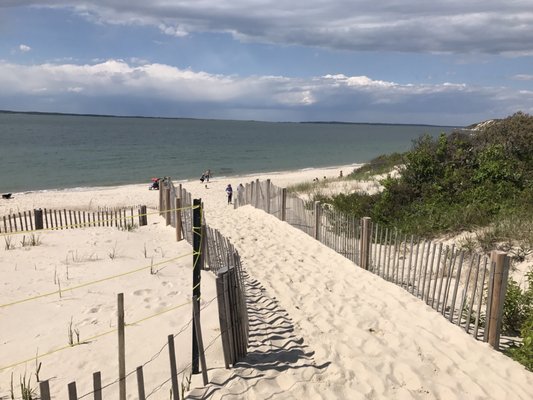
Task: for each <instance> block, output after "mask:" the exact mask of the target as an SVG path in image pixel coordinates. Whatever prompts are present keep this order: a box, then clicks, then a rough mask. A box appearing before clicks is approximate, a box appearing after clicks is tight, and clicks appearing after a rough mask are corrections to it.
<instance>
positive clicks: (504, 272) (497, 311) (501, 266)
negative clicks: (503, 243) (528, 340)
mask: <svg viewBox="0 0 533 400" xmlns="http://www.w3.org/2000/svg"><path fill="white" fill-rule="evenodd" d="M491 262H493V263H494V264H495V265H494V278H493V284H492V295H491V303H490V319H489V321H488V330H489V344H490V345H491V346H492V347H493V348H495V349H496V350H498V349H499V347H500V330H501V324H502V312H503V303H504V301H505V293H506V291H507V278H508V276H509V265H510V258H509V256H508V255H507V254H506V253H504V252H503V251H497V250H493V251H492V252H491Z"/></svg>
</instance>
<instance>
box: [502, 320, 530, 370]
mask: <svg viewBox="0 0 533 400" xmlns="http://www.w3.org/2000/svg"><path fill="white" fill-rule="evenodd" d="M520 336H521V337H522V344H521V345H520V346H517V347H511V348H510V349H509V350H507V352H506V353H507V355H509V356H510V357H511V358H512V359H514V360H516V361H518V362H519V363H520V364H523V365H524V366H525V367H526V368H527V369H528V370H529V371H532V372H533V314H531V313H530V314H529V316H528V318H527V319H526V321H525V322H524V324H523V325H522V328H521V329H520Z"/></svg>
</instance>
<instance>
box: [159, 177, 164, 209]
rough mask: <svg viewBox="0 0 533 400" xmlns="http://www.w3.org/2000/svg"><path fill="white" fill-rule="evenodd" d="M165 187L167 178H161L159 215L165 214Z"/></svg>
mask: <svg viewBox="0 0 533 400" xmlns="http://www.w3.org/2000/svg"><path fill="white" fill-rule="evenodd" d="M164 189H165V180H164V179H160V180H159V216H162V215H163V191H164Z"/></svg>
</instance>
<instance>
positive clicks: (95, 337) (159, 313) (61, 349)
mask: <svg viewBox="0 0 533 400" xmlns="http://www.w3.org/2000/svg"><path fill="white" fill-rule="evenodd" d="M191 303H192V301H187V302H186V303H182V304H178V305H177V306H173V307H170V308H167V309H166V310H163V311H160V312H158V313H156V314H153V315H150V316H148V317H145V318H141V319H139V320H137V321H134V322H132V323H130V324H125V326H133V325H136V324H139V323H141V322H144V321H146V320H149V319H151V318H155V317H157V316H160V315H162V314H165V313H167V312H170V311H173V310H176V309H178V308H180V307H183V306H186V305H187V304H191ZM116 331H117V328H115V329H111V330H109V331H106V332H102V333H98V334H96V335H94V336H91V337H89V338H87V339H85V340H84V341H83V343H87V342H91V341H93V340H95V339H98V338H99V337H102V336H105V335H109V334H110V333H113V332H116ZM80 344H81V343H80ZM76 346H79V344H76V345H67V346H63V347H59V348H57V349H53V350H50V351H49V352H47V353H44V354H39V355H38V356H35V357H32V358H28V359H26V360H23V361H18V362H16V363H13V364H11V365H7V366H5V367H2V368H0V371H4V370H6V369H9V368H13V367H16V366H18V365H21V364H25V363H27V362H30V361H33V360H35V359H36V358H43V357H47V356H49V355H51V354H54V353H58V352H60V351H63V350H66V349H69V348H72V347H76Z"/></svg>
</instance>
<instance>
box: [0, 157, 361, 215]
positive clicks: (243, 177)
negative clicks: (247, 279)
mask: <svg viewBox="0 0 533 400" xmlns="http://www.w3.org/2000/svg"><path fill="white" fill-rule="evenodd" d="M362 165H364V164H363V163H352V164H347V165H333V166H327V167H305V168H300V169H296V170H287V171H267V172H252V173H248V174H239V175H221V176H218V175H215V176H214V177H212V178H211V180H210V181H211V182H217V181H220V180H226V181H232V182H233V181H243V182H248V181H250V180H255V179H267V178H268V177H273V176H294V177H295V182H294V183H300V182H296V181H297V180H298V178H297V176H301V177H302V180H301V182H304V181H306V180H307V179H308V180H312V179H314V177H313V178H311V177H310V176H311V175H319V176H318V178H319V179H322V178H323V174H324V173H325V174H326V175H327V176H328V178H332V177H333V175H331V172H332V171H335V173H336V174H337V175H336V176H338V172H339V171H340V170H342V171H343V173H344V175H347V174H348V173H350V172H351V171H352V170H353V169H355V168H358V167H360V166H362ZM215 172H216V171H215ZM312 172H313V174H311V173H312ZM319 172H320V174H319ZM264 177H266V178H264ZM171 178H172V177H171ZM250 178H253V179H250ZM172 180H173V181H174V182H177V183H183V184H195V183H196V182H197V181H199V179H196V178H188V179H172ZM149 184H150V182H148V181H147V182H144V183H142V182H141V183H139V182H138V183H126V184H123V185H109V186H106V185H103V186H102V185H101V186H79V187H72V188H68V187H67V188H53V189H37V190H26V191H20V192H12V198H11V199H1V200H0V214H2V211H3V209H4V208H7V206H9V205H10V204H13V203H16V199H17V197H18V198H21V197H25V196H32V195H44V196H47V195H51V194H56V193H57V194H66V193H80V194H81V193H87V192H93V191H102V192H106V191H107V192H111V191H114V190H119V189H128V188H130V189H133V190H138V189H139V188H145V187H146V188H147V189H148V186H149Z"/></svg>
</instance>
